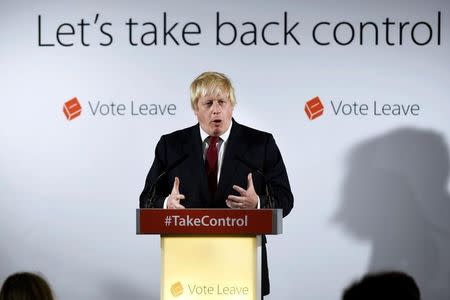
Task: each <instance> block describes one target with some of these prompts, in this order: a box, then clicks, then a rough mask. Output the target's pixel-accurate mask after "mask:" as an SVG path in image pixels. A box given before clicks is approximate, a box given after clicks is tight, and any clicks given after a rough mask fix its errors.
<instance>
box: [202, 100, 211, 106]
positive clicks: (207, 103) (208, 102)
mask: <svg viewBox="0 0 450 300" xmlns="http://www.w3.org/2000/svg"><path fill="white" fill-rule="evenodd" d="M212 104H213V102H212V101H207V102H205V103H204V105H205V106H211V105H212Z"/></svg>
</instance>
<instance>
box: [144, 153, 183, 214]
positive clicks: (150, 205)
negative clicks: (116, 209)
mask: <svg viewBox="0 0 450 300" xmlns="http://www.w3.org/2000/svg"><path fill="white" fill-rule="evenodd" d="M188 156H189V154H184V155H183V156H182V157H180V158H179V159H177V160H176V161H174V162H173V163H172V164H170V165H169V166H168V167H167V168H166V169H165V170H164V171H163V172H162V173H161V174H159V176H158V177H156V179H155V181H154V182H153V184H152V186H151V188H150V192H149V194H150V197H148V200H147V202H146V204H145V208H153V207H154V205H155V197H156V188H157V186H158V183H159V181H160V180H161V178H163V177H164V176H165V175H166V174H167V173H168V172H169V171H171V170H172V169H173V168H175V167H176V166H178V165H179V164H181V163H182V162H183V161H185V160H186V158H187V157H188Z"/></svg>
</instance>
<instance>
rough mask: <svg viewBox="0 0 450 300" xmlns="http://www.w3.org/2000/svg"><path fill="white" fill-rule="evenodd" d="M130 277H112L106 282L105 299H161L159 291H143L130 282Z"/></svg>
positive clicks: (104, 285)
mask: <svg viewBox="0 0 450 300" xmlns="http://www.w3.org/2000/svg"><path fill="white" fill-rule="evenodd" d="M128 280H129V279H127V278H124V279H123V280H119V279H112V280H109V281H106V282H104V284H103V287H104V290H105V299H109V300H130V299H133V300H159V290H158V291H143V290H142V289H138V288H137V287H136V286H134V285H133V284H130V283H129V282H128Z"/></svg>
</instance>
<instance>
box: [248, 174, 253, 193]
mask: <svg viewBox="0 0 450 300" xmlns="http://www.w3.org/2000/svg"><path fill="white" fill-rule="evenodd" d="M250 188H252V189H253V176H252V173H248V175H247V190H248V189H250Z"/></svg>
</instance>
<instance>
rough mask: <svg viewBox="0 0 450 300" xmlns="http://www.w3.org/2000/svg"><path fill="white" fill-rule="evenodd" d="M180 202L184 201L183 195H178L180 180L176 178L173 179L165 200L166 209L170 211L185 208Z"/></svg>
mask: <svg viewBox="0 0 450 300" xmlns="http://www.w3.org/2000/svg"><path fill="white" fill-rule="evenodd" d="M180 200H184V195H181V194H180V179H179V178H178V177H175V180H174V182H173V187H172V191H171V192H170V195H169V198H168V199H167V208H170V209H181V208H185V207H184V206H183V205H181V204H180Z"/></svg>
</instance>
